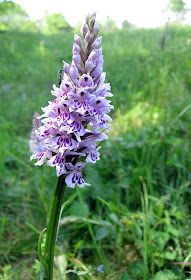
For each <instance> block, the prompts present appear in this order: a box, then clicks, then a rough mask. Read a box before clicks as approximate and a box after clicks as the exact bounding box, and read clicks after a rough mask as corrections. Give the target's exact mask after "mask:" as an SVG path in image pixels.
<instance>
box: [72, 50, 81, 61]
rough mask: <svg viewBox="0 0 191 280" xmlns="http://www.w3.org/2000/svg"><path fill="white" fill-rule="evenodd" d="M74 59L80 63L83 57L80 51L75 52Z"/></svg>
mask: <svg viewBox="0 0 191 280" xmlns="http://www.w3.org/2000/svg"><path fill="white" fill-rule="evenodd" d="M72 59H73V61H74V63H75V64H80V62H81V57H80V55H79V53H78V52H74V55H73V57H72Z"/></svg>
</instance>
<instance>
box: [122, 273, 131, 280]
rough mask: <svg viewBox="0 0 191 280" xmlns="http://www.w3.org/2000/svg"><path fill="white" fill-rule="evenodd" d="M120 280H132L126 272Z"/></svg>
mask: <svg viewBox="0 0 191 280" xmlns="http://www.w3.org/2000/svg"><path fill="white" fill-rule="evenodd" d="M120 280H133V279H132V278H131V277H130V276H129V274H128V273H127V272H124V273H123V275H122V277H121V279H120Z"/></svg>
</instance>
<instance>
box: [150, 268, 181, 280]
mask: <svg viewBox="0 0 191 280" xmlns="http://www.w3.org/2000/svg"><path fill="white" fill-rule="evenodd" d="M179 279H180V275H176V274H175V273H174V272H173V271H172V270H169V269H168V270H161V271H158V272H157V273H156V274H155V276H154V279H153V280H179Z"/></svg>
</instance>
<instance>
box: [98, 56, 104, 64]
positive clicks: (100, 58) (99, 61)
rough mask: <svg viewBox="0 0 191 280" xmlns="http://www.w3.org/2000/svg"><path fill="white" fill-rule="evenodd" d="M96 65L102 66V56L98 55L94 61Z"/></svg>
mask: <svg viewBox="0 0 191 280" xmlns="http://www.w3.org/2000/svg"><path fill="white" fill-rule="evenodd" d="M96 63H97V65H99V64H102V65H103V55H100V56H99V57H98V59H97V60H96Z"/></svg>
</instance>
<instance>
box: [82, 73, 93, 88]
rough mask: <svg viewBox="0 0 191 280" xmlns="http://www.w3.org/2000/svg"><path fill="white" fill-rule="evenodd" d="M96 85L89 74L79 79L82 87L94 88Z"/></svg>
mask: <svg viewBox="0 0 191 280" xmlns="http://www.w3.org/2000/svg"><path fill="white" fill-rule="evenodd" d="M93 85H94V83H93V80H92V77H91V76H90V75H88V74H83V75H82V77H81V78H80V79H79V86H80V87H92V86H93Z"/></svg>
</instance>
